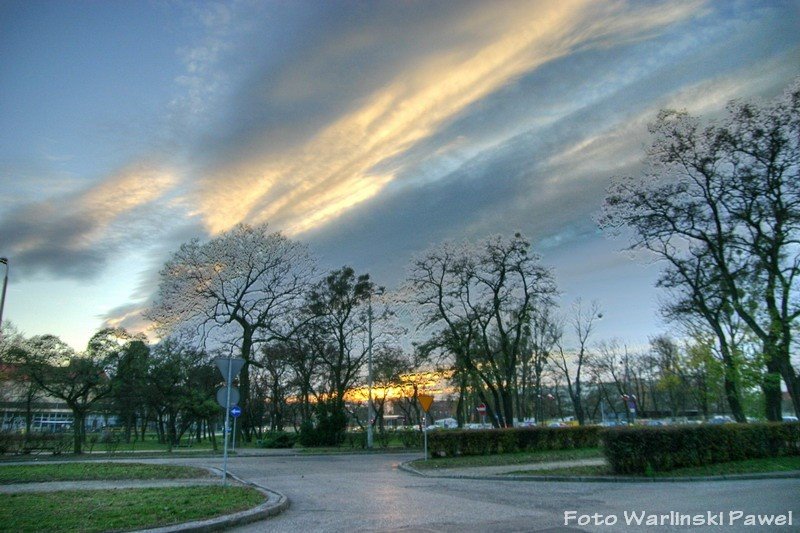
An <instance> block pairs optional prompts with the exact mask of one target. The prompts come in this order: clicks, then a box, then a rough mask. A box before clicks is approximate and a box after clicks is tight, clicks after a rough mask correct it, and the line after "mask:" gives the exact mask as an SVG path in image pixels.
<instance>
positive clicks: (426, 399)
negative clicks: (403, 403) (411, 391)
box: [417, 394, 433, 413]
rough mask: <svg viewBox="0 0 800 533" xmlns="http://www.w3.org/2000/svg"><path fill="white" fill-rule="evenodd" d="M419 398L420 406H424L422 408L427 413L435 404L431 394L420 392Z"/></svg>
mask: <svg viewBox="0 0 800 533" xmlns="http://www.w3.org/2000/svg"><path fill="white" fill-rule="evenodd" d="M417 400H419V406H420V407H422V410H423V411H425V412H426V413H427V412H428V409H430V408H431V405H432V404H433V396H431V395H430V394H418V395H417Z"/></svg>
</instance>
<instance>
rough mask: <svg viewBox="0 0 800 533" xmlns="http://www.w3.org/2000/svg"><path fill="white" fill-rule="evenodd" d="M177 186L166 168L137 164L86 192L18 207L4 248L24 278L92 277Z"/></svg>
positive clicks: (9, 217)
mask: <svg viewBox="0 0 800 533" xmlns="http://www.w3.org/2000/svg"><path fill="white" fill-rule="evenodd" d="M176 182H177V179H176V177H175V175H174V174H171V173H169V172H167V171H164V170H163V169H159V168H156V167H152V166H148V165H135V166H131V167H129V168H125V169H123V170H121V171H119V172H117V173H116V174H114V175H112V176H109V177H108V178H106V179H104V180H101V181H99V182H98V183H97V184H95V185H93V186H91V187H89V188H86V189H84V190H82V191H79V192H76V193H72V194H68V195H65V196H61V197H58V198H53V199H48V200H42V201H39V202H35V203H29V204H26V205H23V206H20V207H17V208H13V209H11V210H10V211H8V212H7V213H6V215H5V217H4V218H3V219H2V220H1V221H0V236H1V237H0V247H2V249H3V250H4V253H5V254H7V255H8V257H9V259H10V260H11V262H12V263H13V264H14V266H15V267H16V268H15V271H17V273H18V275H20V276H21V277H24V276H31V275H35V274H37V273H48V274H52V275H54V276H57V277H71V278H78V279H86V278H90V277H92V276H95V275H96V274H98V273H99V272H101V271H102V270H103V268H104V267H105V265H106V263H107V261H108V259H109V256H110V255H112V254H113V253H115V252H116V251H118V250H119V249H120V248H122V247H123V246H124V245H125V244H126V241H128V240H129V239H132V238H135V237H136V229H135V226H136V224H141V223H142V222H141V221H139V222H136V223H134V221H135V220H136V219H137V217H143V215H146V214H147V212H146V208H148V207H150V206H152V205H153V204H154V203H155V202H156V201H157V200H159V199H160V198H162V197H163V196H164V195H165V194H166V193H167V192H168V191H169V190H170V189H171V188H172V187H173V186H174V185H175V184H176ZM140 220H141V219H140ZM144 220H146V217H144Z"/></svg>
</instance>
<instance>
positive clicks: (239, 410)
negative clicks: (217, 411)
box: [231, 405, 242, 418]
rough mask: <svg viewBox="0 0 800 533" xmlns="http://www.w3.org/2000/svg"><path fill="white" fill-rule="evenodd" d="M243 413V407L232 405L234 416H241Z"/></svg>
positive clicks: (232, 414)
mask: <svg viewBox="0 0 800 533" xmlns="http://www.w3.org/2000/svg"><path fill="white" fill-rule="evenodd" d="M240 414H242V408H241V407H239V406H238V405H234V406H233V407H231V416H232V417H233V418H239V415H240Z"/></svg>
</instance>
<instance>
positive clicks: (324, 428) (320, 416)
mask: <svg viewBox="0 0 800 533" xmlns="http://www.w3.org/2000/svg"><path fill="white" fill-rule="evenodd" d="M314 413H315V415H316V424H314V423H312V422H310V421H307V422H304V423H302V424H301V425H300V444H302V445H303V446H308V447H313V446H339V445H340V444H341V443H342V442H344V439H345V430H346V429H347V415H346V414H345V411H344V407H343V406H342V404H341V403H339V402H336V401H327V402H319V403H317V405H316V407H315V408H314Z"/></svg>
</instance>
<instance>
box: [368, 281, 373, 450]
mask: <svg viewBox="0 0 800 533" xmlns="http://www.w3.org/2000/svg"><path fill="white" fill-rule="evenodd" d="M367 395H368V399H367V448H369V449H370V450H371V449H372V291H370V293H369V302H368V303H367Z"/></svg>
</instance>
